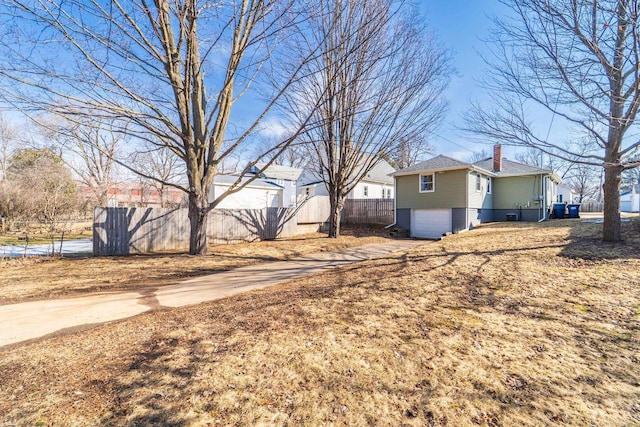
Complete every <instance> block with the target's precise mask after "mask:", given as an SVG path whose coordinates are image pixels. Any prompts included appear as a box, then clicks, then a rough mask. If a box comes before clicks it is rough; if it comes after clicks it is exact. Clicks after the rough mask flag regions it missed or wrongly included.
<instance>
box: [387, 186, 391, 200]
mask: <svg viewBox="0 0 640 427" xmlns="http://www.w3.org/2000/svg"><path fill="white" fill-rule="evenodd" d="M390 198H391V189H390V188H387V199H390Z"/></svg>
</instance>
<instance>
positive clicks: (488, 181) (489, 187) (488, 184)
mask: <svg viewBox="0 0 640 427" xmlns="http://www.w3.org/2000/svg"><path fill="white" fill-rule="evenodd" d="M487 194H491V177H487Z"/></svg>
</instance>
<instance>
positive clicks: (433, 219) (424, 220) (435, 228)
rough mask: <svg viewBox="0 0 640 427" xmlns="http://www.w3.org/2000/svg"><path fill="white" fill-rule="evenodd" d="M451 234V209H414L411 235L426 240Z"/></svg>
mask: <svg viewBox="0 0 640 427" xmlns="http://www.w3.org/2000/svg"><path fill="white" fill-rule="evenodd" d="M449 232H451V209H414V210H413V218H412V219H411V235H412V236H413V237H422V238H426V239H438V238H440V237H442V235H443V234H444V233H449Z"/></svg>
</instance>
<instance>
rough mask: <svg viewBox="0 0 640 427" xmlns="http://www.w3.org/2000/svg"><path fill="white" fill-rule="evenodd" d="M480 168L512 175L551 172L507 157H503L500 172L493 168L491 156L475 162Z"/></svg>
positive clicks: (497, 174)
mask: <svg viewBox="0 0 640 427" xmlns="http://www.w3.org/2000/svg"><path fill="white" fill-rule="evenodd" d="M473 165H474V166H476V167H479V168H480V169H484V170H486V171H491V172H492V173H493V174H494V175H495V176H497V177H500V176H512V175H529V174H533V173H535V174H537V173H543V172H549V173H551V171H550V170H548V169H541V168H539V167H537V166H531V165H525V164H524V163H518V162H514V161H512V160H507V159H505V158H503V159H502V170H501V171H500V172H496V171H494V170H493V158H491V157H489V158H487V159H483V160H479V161H477V162H475V163H474V164H473Z"/></svg>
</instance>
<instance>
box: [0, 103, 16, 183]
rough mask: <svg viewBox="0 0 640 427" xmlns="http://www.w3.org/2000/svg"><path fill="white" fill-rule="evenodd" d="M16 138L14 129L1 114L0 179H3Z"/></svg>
mask: <svg viewBox="0 0 640 427" xmlns="http://www.w3.org/2000/svg"><path fill="white" fill-rule="evenodd" d="M17 136H18V135H17V131H16V129H15V128H14V127H13V126H12V125H11V123H9V121H7V119H6V117H5V116H4V115H3V114H0V179H1V178H4V177H5V175H6V173H7V167H8V166H9V158H10V157H11V154H12V153H13V150H15V149H16V148H17V147H16V142H17V141H16V138H17Z"/></svg>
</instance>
